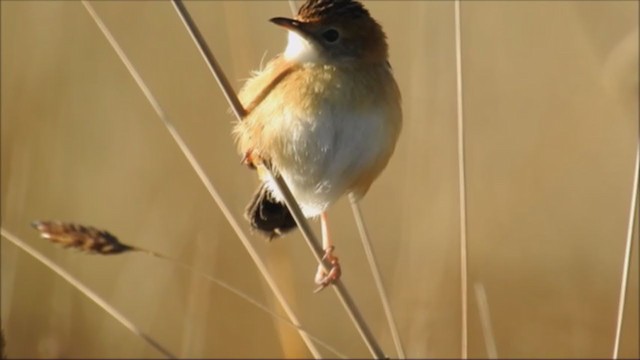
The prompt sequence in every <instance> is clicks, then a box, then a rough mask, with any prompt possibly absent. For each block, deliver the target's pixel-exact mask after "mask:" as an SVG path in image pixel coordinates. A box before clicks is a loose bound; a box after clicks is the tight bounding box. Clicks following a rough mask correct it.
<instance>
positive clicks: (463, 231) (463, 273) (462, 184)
mask: <svg viewBox="0 0 640 360" xmlns="http://www.w3.org/2000/svg"><path fill="white" fill-rule="evenodd" d="M454 18H455V34H456V35H455V36H456V39H455V42H456V90H457V112H458V176H459V181H458V184H459V192H460V294H461V296H460V298H461V303H462V309H461V312H462V324H461V327H462V331H461V338H462V340H461V344H460V347H461V357H462V358H463V359H466V358H467V356H468V345H467V341H468V328H469V324H468V305H467V304H468V301H467V297H468V295H467V294H468V289H467V284H468V280H467V277H468V270H467V264H468V257H467V195H466V189H465V188H466V175H465V157H464V114H463V107H462V105H463V98H462V41H461V36H460V35H461V34H460V33H461V29H460V0H455V2H454Z"/></svg>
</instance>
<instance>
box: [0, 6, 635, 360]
mask: <svg viewBox="0 0 640 360" xmlns="http://www.w3.org/2000/svg"><path fill="white" fill-rule="evenodd" d="M187 5H188V7H189V9H190V11H191V12H192V14H193V17H194V18H195V20H196V21H197V22H198V24H199V26H200V27H201V30H202V32H203V33H204V35H205V36H206V38H207V39H208V41H209V43H210V46H211V48H212V49H213V51H214V52H215V54H216V56H217V57H218V60H219V61H220V63H221V65H222V66H223V68H224V69H225V70H226V71H227V74H228V76H229V78H230V79H232V80H235V82H234V83H235V85H236V86H237V87H239V86H240V85H241V84H242V80H243V79H244V78H246V77H247V76H248V74H249V72H250V70H252V69H256V68H257V67H258V66H259V64H260V61H261V59H262V58H263V56H264V55H265V51H266V52H267V55H266V58H269V57H271V56H273V55H275V54H276V53H278V52H279V51H281V49H282V48H283V46H284V43H285V34H284V33H283V31H282V30H281V29H278V28H277V27H275V26H273V25H272V24H270V23H268V22H267V19H269V18H271V17H273V16H282V15H288V14H289V12H290V9H289V6H288V4H287V2H285V1H242V2H241V1H229V2H224V1H211V2H193V3H187ZM366 5H367V7H368V8H369V9H370V11H371V12H372V14H373V15H374V17H375V18H377V19H379V21H380V22H381V23H382V24H383V26H384V27H385V29H386V32H387V34H388V37H389V42H390V46H391V54H392V55H391V63H392V65H393V67H394V69H395V72H396V75H397V79H398V82H399V84H400V88H401V90H402V92H403V96H404V110H405V126H404V132H403V134H402V136H401V139H400V143H399V146H398V148H397V151H396V154H395V155H394V158H393V159H392V161H391V163H390V165H389V167H388V168H387V170H386V171H385V172H384V174H383V175H382V177H381V178H380V179H379V180H378V181H377V182H376V184H374V186H373V188H372V189H371V191H370V193H369V194H368V196H367V197H366V198H365V199H364V201H363V202H362V208H363V211H364V215H365V218H366V220H367V223H368V226H369V230H370V232H371V234H372V235H373V242H374V247H375V251H376V254H377V256H378V258H379V263H380V265H381V268H382V270H383V279H384V281H385V283H386V286H387V290H388V292H389V294H390V296H391V303H392V306H393V310H394V312H395V314H396V316H397V317H398V324H399V330H400V334H401V336H402V339H403V342H404V344H405V346H406V348H407V351H408V354H409V355H410V356H411V357H458V356H459V343H460V294H459V260H458V258H459V255H458V238H459V230H458V229H459V225H458V220H459V215H458V193H457V165H456V143H455V139H456V127H455V126H456V125H455V124H456V123H455V116H456V97H455V49H454V27H453V25H454V23H453V19H454V17H453V3H452V2H450V1H442V2H439V1H406V2H403V1H369V2H367V3H366ZM94 6H95V8H96V10H97V11H98V12H99V13H100V14H101V16H103V18H104V20H105V22H106V23H107V25H108V26H109V27H110V29H111V31H112V32H113V33H114V35H115V36H116V38H117V39H118V40H119V41H120V42H121V44H122V46H123V47H124V49H125V50H126V51H127V53H128V55H129V56H130V57H131V59H132V61H133V62H134V64H135V65H136V66H137V67H138V68H139V70H140V71H141V74H142V76H143V77H144V78H145V80H146V81H147V83H148V84H149V85H150V87H151V89H152V90H153V92H154V94H155V96H156V97H158V99H159V100H160V102H161V104H162V106H163V107H164V108H165V109H166V110H167V112H168V114H169V116H170V117H171V118H172V119H173V121H174V122H175V125H176V126H177V128H178V130H179V131H180V132H181V133H182V134H183V136H184V138H185V139H186V140H187V142H188V143H189V144H190V146H191V147H192V149H193V151H194V153H195V154H196V156H197V157H198V159H199V160H200V161H201V162H202V163H203V165H204V167H205V169H206V171H207V173H208V175H209V176H210V177H211V179H212V181H213V183H214V184H215V185H216V186H217V188H218V190H219V191H220V192H221V193H222V194H223V197H224V199H225V200H226V201H227V203H228V204H229V206H230V207H231V209H232V210H233V212H234V213H235V214H237V216H241V213H242V211H243V209H244V206H245V204H246V202H247V201H248V200H249V198H250V196H251V194H252V192H253V191H254V188H255V186H256V184H257V180H256V178H255V174H254V173H252V172H250V171H248V170H246V168H244V167H243V166H240V165H239V160H240V158H239V156H238V155H237V154H236V153H235V147H234V145H233V142H232V138H231V136H230V129H231V122H232V121H233V117H232V115H231V114H229V113H228V110H227V109H228V106H227V104H226V103H225V101H224V99H223V97H222V96H221V93H220V91H219V89H218V88H217V85H216V84H215V82H214V80H213V79H212V77H211V75H210V74H209V72H208V70H207V68H206V66H205V64H204V62H203V61H202V60H201V58H200V55H199V54H198V52H197V51H196V49H195V47H194V45H193V43H192V42H191V40H190V38H189V37H188V35H187V33H186V31H185V30H184V27H183V25H182V23H181V22H180V20H179V18H178V16H177V15H176V13H175V11H174V9H173V7H172V6H171V4H170V3H168V2H121V1H116V2H96V3H95V4H94ZM1 10H2V18H1V20H2V23H1V30H2V38H1V40H2V49H1V50H2V51H1V54H2V58H1V60H2V88H1V90H2V113H1V115H2V123H1V126H2V128H1V130H2V155H1V156H2V157H1V160H2V168H1V170H2V177H1V180H2V181H1V195H2V200H1V211H2V226H3V227H4V228H6V229H8V230H10V231H12V232H13V233H15V234H16V235H18V236H19V237H21V238H22V239H24V240H26V241H27V242H28V243H29V244H31V245H32V246H34V247H36V248H37V249H39V250H40V251H42V252H43V253H45V254H46V255H47V256H49V257H51V258H53V259H54V260H55V261H56V262H57V263H59V264H61V265H62V266H63V267H64V268H66V269H68V270H69V271H70V272H72V273H73V274H74V275H76V276H77V277H78V278H79V279H80V280H82V281H83V282H85V283H87V284H88V285H89V286H90V287H92V288H93V289H94V290H95V291H96V292H97V293H99V294H101V295H103V296H104V297H105V298H107V299H108V300H109V301H110V302H111V303H112V304H113V305H114V306H115V307H117V308H118V309H120V310H121V311H122V312H123V313H124V314H126V315H128V316H129V317H130V318H131V319H132V320H133V321H134V322H135V323H137V324H138V325H139V326H140V327H141V328H142V329H144V330H145V331H146V332H148V333H150V334H151V335H152V336H154V337H155V338H156V339H158V340H159V341H160V342H161V343H162V344H164V345H165V346H166V347H167V348H169V349H171V350H172V351H173V352H174V353H177V354H178V355H180V356H182V357H282V356H288V357H294V356H296V357H304V356H309V354H308V353H307V352H306V350H305V348H304V346H303V345H302V343H301V342H300V340H299V339H298V337H297V333H296V332H295V331H294V330H292V329H291V328H290V327H287V326H286V325H282V324H280V323H277V322H274V320H273V319H272V318H271V317H270V316H268V315H266V314H265V313H263V312H262V311H260V310H258V309H256V308H254V307H252V306H251V305H248V304H247V303H245V302H243V301H241V300H239V299H238V298H237V297H235V296H234V295H232V294H229V293H228V292H226V291H225V290H223V289H221V288H219V287H217V286H215V285H213V284H211V283H208V282H207V281H205V280H203V279H202V278H201V277H199V276H197V275H194V274H192V273H189V272H186V271H183V270H181V269H180V268H176V267H175V266H173V265H171V264H170V263H167V262H163V261H160V260H158V259H154V258H149V257H146V256H144V255H142V254H129V255H122V256H119V257H106V258H105V257H91V256H87V255H84V254H79V253H73V252H69V251H64V250H61V249H59V248H56V247H53V246H52V245H51V244H48V243H46V242H44V241H43V240H41V239H38V237H37V234H36V232H34V231H33V230H32V229H30V227H29V223H30V221H32V220H34V219H61V220H73V221H76V222H80V223H86V224H90V225H94V226H97V227H101V228H106V229H108V230H110V231H111V232H113V233H114V234H116V235H117V236H119V237H120V238H121V239H122V240H123V241H125V242H127V243H130V244H134V245H137V246H141V247H144V248H149V249H153V250H157V251H159V252H162V253H165V254H169V255H171V256H173V257H176V258H179V259H181V260H184V261H186V262H188V263H191V264H193V265H194V266H196V267H198V268H199V269H202V270H204V271H207V272H209V273H211V274H215V275H217V276H218V277H220V278H222V279H225V280H226V281H228V282H230V283H232V284H234V285H235V286H237V287H238V288H240V289H242V290H243V291H246V292H247V293H249V294H251V295H252V296H254V297H255V298H257V299H259V300H260V301H262V302H265V303H270V304H273V306H274V308H277V306H276V305H275V303H274V301H273V299H272V296H271V295H270V293H269V291H268V289H267V287H266V286H265V285H264V283H263V281H262V279H261V278H260V277H259V275H258V273H257V272H256V270H255V267H254V265H253V264H252V262H251V261H250V259H249V257H248V256H247V254H246V252H245V250H244V249H243V248H242V246H241V245H240V243H239V241H238V240H237V239H236V238H235V235H234V233H233V231H232V229H231V228H230V226H229V225H228V224H227V223H226V222H225V220H224V218H223V217H222V214H221V213H220V211H219V210H218V209H217V207H216V206H215V204H214V203H213V202H212V200H211V199H210V198H209V197H208V195H207V193H206V191H205V189H204V187H203V186H202V185H201V184H200V183H199V181H198V179H197V177H196V176H195V174H194V173H193V171H191V169H190V168H189V166H188V164H187V162H186V161H185V160H184V158H183V156H182V155H181V154H180V153H179V151H178V150H177V147H176V146H175V145H174V144H173V143H172V141H171V139H170V137H169V135H168V133H167V132H166V130H165V129H164V128H163V127H162V125H161V123H160V121H158V119H157V117H156V115H155V113H154V112H153V111H152V109H151V107H150V106H149V105H148V103H147V101H146V100H145V98H144V96H143V95H142V93H141V92H140V91H139V89H138V88H137V87H136V85H135V83H134V82H133V80H132V79H131V77H130V75H129V74H128V73H127V71H126V69H125V68H124V66H123V65H122V64H121V62H120V60H119V59H118V58H117V56H116V54H115V53H114V52H113V50H112V49H111V48H110V46H109V45H108V43H107V42H106V41H105V39H104V37H103V35H102V34H101V33H100V32H99V30H98V28H97V27H96V26H95V24H94V23H93V21H92V20H91V19H90V17H89V16H88V14H87V13H86V11H85V9H84V8H83V6H82V5H81V4H80V3H79V2H67V1H64V2H62V1H60V2H49V1H47V2H44V1H43V2H35V1H28V2H13V1H2V3H1ZM462 41H463V47H462V54H463V57H462V65H463V75H464V89H463V90H464V95H465V102H464V110H465V123H466V130H467V176H468V185H467V191H468V193H467V195H468V231H469V235H468V239H469V243H470V248H469V250H470V253H469V256H470V263H469V276H470V279H469V280H470V285H472V284H474V283H476V282H479V283H482V284H483V285H484V286H485V288H486V291H487V297H488V302H489V306H490V310H491V314H492V321H493V325H494V332H495V338H496V343H497V349H498V353H499V355H500V356H502V357H556V358H558V357H573V358H583V357H600V358H602V357H608V356H610V353H611V349H612V344H613V335H614V329H615V315H616V306H617V299H618V286H619V279H620V276H621V275H620V271H621V268H622V261H623V251H624V236H625V231H626V222H627V216H628V214H627V213H628V207H629V202H630V198H629V197H630V192H631V178H632V169H633V166H632V164H633V154H634V146H635V141H636V140H637V138H638V103H637V96H638V2H635V1H619V2H617V1H602V2H598V1H583V2H582V1H555V2H543V1H532V2H523V1H518V2H505V1H497V2H489V1H481V2H464V3H463V4H462ZM330 218H331V219H332V221H333V225H334V237H335V240H336V243H337V249H338V255H339V256H340V259H341V262H342V265H343V271H344V276H343V279H344V281H345V283H346V285H347V286H348V287H349V288H350V289H351V291H352V294H353V295H354V297H355V299H356V301H357V302H358V304H359V305H360V307H361V309H362V311H363V313H364V315H365V316H366V318H367V319H368V320H369V322H370V324H371V325H372V327H373V329H374V332H375V334H376V335H377V336H378V337H379V339H380V341H381V342H382V346H383V347H384V348H385V349H386V351H387V352H388V353H389V355H394V353H393V352H392V349H393V347H392V344H391V339H390V337H389V335H388V331H387V330H386V328H385V320H384V316H383V314H382V311H381V308H380V305H379V302H378V300H377V299H376V297H375V296H374V286H373V282H372V281H371V277H370V275H369V273H368V270H367V265H366V263H365V260H364V257H363V253H362V250H361V245H360V244H359V240H358V239H357V232H356V228H355V225H354V223H353V221H352V217H351V213H350V210H349V206H348V202H347V201H346V200H343V201H341V202H340V203H338V204H337V205H336V206H334V207H333V208H332V211H331V212H330ZM315 226H316V227H317V224H315ZM252 241H253V243H254V244H255V246H256V247H257V249H258V251H259V252H260V253H261V255H262V257H263V259H264V260H265V261H266V262H268V264H269V266H270V268H271V269H272V271H273V273H274V276H276V278H277V279H278V283H279V284H280V286H282V287H283V288H284V289H285V292H286V293H287V295H288V297H289V299H290V300H291V301H292V303H293V305H294V308H295V309H296V311H297V313H298V314H299V317H300V318H301V321H302V323H303V324H304V326H305V327H307V328H308V329H309V330H310V331H311V332H312V333H313V334H315V335H317V336H319V337H321V338H322V339H324V340H325V341H327V342H329V343H331V344H333V345H334V346H335V347H336V348H338V349H340V350H341V351H342V352H343V353H344V354H346V355H348V356H357V357H363V356H367V355H368V353H367V352H366V349H365V347H364V346H363V345H362V343H361V341H360V340H359V338H358V336H357V334H356V332H355V330H354V328H353V326H352V325H351V324H350V323H349V321H348V319H347V317H346V316H345V314H344V311H343V310H342V309H341V307H340V306H339V305H338V302H337V300H336V299H335V296H334V295H333V293H332V292H331V291H324V292H322V293H320V294H317V295H313V294H312V293H311V291H312V289H313V285H312V276H313V273H314V271H315V262H314V260H313V258H312V256H311V253H310V252H309V250H308V248H307V245H306V244H305V243H304V242H303V241H302V239H301V238H300V236H299V234H294V235H292V236H288V237H287V238H284V239H280V240H278V241H275V242H273V243H271V244H268V243H266V242H265V241H264V240H263V239H261V238H259V237H258V236H254V237H252ZM634 241H635V248H634V252H633V254H634V255H633V259H632V267H631V270H632V272H631V278H630V288H629V293H628V303H627V308H626V309H627V314H626V320H625V324H624V329H623V339H622V347H621V356H623V357H635V358H637V357H639V356H640V350H639V345H638V336H639V330H638V320H639V315H638V302H639V300H638V281H639V280H638V235H637V231H636V233H635V240H634ZM1 244H2V257H1V260H2V308H1V309H2V314H1V315H2V328H3V330H4V334H5V337H6V341H7V348H6V352H7V355H8V356H9V357H62V358H69V357H76V358H77V357H85V358H90V357H111V358H114V357H154V356H157V353H156V352H154V350H153V349H151V348H150V347H148V346H147V345H146V344H145V343H144V342H142V341H141V340H140V339H139V338H137V337H136V336H134V335H133V334H131V333H130V332H128V331H127V330H126V329H124V328H123V327H121V326H120V325H119V324H118V323H117V322H116V321H114V320H113V319H112V318H110V317H109V316H108V315H106V314H105V313H104V312H103V311H102V310H100V309H99V308H98V307H97V306H95V305H94V304H93V303H91V302H90V301H88V300H87V299H86V298H85V297H84V296H83V295H82V294H79V293H78V292H77V291H76V290H75V289H73V288H71V287H70V286H69V285H68V284H66V283H64V282H63V281H62V280H61V279H60V278H58V277H57V276H56V275H54V274H52V273H51V272H50V271H48V270H47V269H46V268H44V267H43V266H42V265H40V264H39V263H37V262H36V261H35V260H33V259H31V258H29V257H27V256H26V255H24V253H22V252H21V251H20V250H18V249H16V248H15V247H14V246H13V245H12V244H10V243H8V242H7V241H5V240H4V239H3V240H2V242H1ZM470 289H473V287H471V288H470ZM482 336H483V335H482V331H481V324H480V322H479V316H478V311H477V307H476V301H475V300H474V298H473V296H472V297H471V300H470V338H469V340H470V353H469V354H470V356H472V357H485V356H486V352H485V348H484V343H483V338H482ZM327 355H328V354H327Z"/></svg>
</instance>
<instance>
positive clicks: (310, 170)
mask: <svg viewBox="0 0 640 360" xmlns="http://www.w3.org/2000/svg"><path fill="white" fill-rule="evenodd" d="M270 21H271V22H272V23H274V24H276V25H279V26H281V27H283V28H285V29H286V30H287V31H288V43H287V47H286V49H285V51H284V53H282V54H279V55H277V56H276V57H275V58H273V59H272V60H271V61H269V63H268V64H267V65H266V66H265V67H264V69H263V70H261V71H258V72H255V73H254V74H253V76H252V77H251V78H250V79H249V80H247V82H246V83H245V85H244V87H243V88H242V90H241V91H240V93H239V94H238V95H239V98H240V101H241V102H242V103H243V105H244V107H245V110H246V116H245V117H244V118H243V120H242V121H239V122H238V123H237V124H236V125H235V127H234V134H235V136H236V139H237V144H238V148H239V151H240V153H241V154H242V155H243V156H244V157H243V162H244V163H245V164H247V165H248V166H250V167H252V168H257V169H258V175H259V177H260V180H261V182H262V183H261V185H260V187H259V188H258V191H257V192H256V194H255V196H254V199H253V201H251V203H250V204H249V206H248V207H247V211H246V214H245V216H246V217H247V219H248V220H249V221H250V223H251V226H252V227H253V228H254V229H256V230H258V231H260V232H262V233H263V234H265V235H266V236H268V237H269V238H270V239H272V238H274V237H278V236H281V235H283V234H285V233H286V232H287V231H289V230H291V229H294V228H295V227H296V223H295V221H294V219H293V217H292V216H291V214H290V212H289V210H288V208H287V207H286V205H285V204H284V201H283V198H282V195H281V194H280V192H279V191H278V189H277V186H276V185H275V183H274V180H273V179H272V178H271V177H270V175H269V174H268V172H267V171H264V169H263V168H262V167H263V166H266V167H268V168H269V169H271V171H272V172H275V173H278V174H280V175H281V176H282V177H283V179H284V180H285V181H286V183H287V185H288V186H289V187H290V189H291V192H292V193H293V195H294V197H295V199H296V201H297V202H298V203H299V205H300V207H301V209H302V211H303V213H304V215H305V217H307V218H313V217H317V216H320V220H321V225H322V230H323V231H322V244H323V248H324V250H325V259H326V260H327V261H328V262H329V263H330V264H332V266H333V268H332V269H331V270H330V271H329V273H325V272H324V270H323V269H322V268H319V270H318V272H317V274H316V282H317V283H318V284H319V285H320V286H321V287H320V288H323V287H325V286H327V285H328V284H330V283H332V282H333V281H335V280H336V279H337V278H338V277H339V276H340V267H339V263H338V259H337V257H335V256H334V255H333V249H334V247H333V242H332V241H331V238H330V236H329V232H328V225H327V215H326V211H327V209H328V207H329V206H330V205H331V204H332V203H334V202H335V201H337V200H338V199H339V198H340V197H341V196H343V195H345V194H348V193H351V194H353V195H354V196H355V198H356V199H360V198H361V197H362V196H363V195H365V193H366V192H367V190H368V189H369V187H370V186H371V184H372V182H373V181H374V180H375V179H376V178H377V177H378V175H380V173H381V172H382V170H383V169H384V168H385V167H386V165H387V163H388V162H389V158H390V157H391V155H392V153H393V151H394V149H395V145H396V142H397V140H398V136H399V134H400V130H401V127H402V110H401V107H400V102H401V98H400V90H399V89H398V86H397V84H396V81H395V79H394V77H393V73H392V70H391V67H390V65H389V62H388V46H387V41H386V35H385V33H384V31H383V30H382V27H381V26H380V24H378V22H376V21H375V20H374V19H373V18H372V17H371V16H370V14H369V12H368V10H367V9H365V7H364V6H363V5H362V4H361V3H360V2H359V1H355V0H308V1H306V2H305V3H304V4H303V5H302V6H301V7H300V10H299V11H298V14H297V16H296V17H295V18H294V19H289V18H284V17H276V18H273V19H271V20H270Z"/></svg>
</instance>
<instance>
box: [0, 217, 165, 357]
mask: <svg viewBox="0 0 640 360" xmlns="http://www.w3.org/2000/svg"><path fill="white" fill-rule="evenodd" d="M0 233H1V234H2V236H3V237H4V238H5V239H7V240H9V241H10V242H12V243H13V244H14V245H15V246H17V247H18V248H20V249H21V250H22V251H24V252H26V253H27V254H29V255H30V256H31V257H33V258H35V259H36V260H38V261H40V262H41V263H42V264H44V265H45V266H46V267H48V268H49V269H51V271H53V272H54V273H56V274H58V275H59V276H60V277H62V278H63V279H64V280H65V281H67V282H68V283H69V284H71V285H72V286H73V287H75V288H76V289H78V291H80V292H81V293H82V294H84V295H85V296H86V297H88V298H89V299H90V300H91V301H93V302H94V303H96V304H97V305H98V306H100V307H101V308H102V309H103V310H104V311H105V312H107V313H108V314H109V315H111V317H113V318H114V319H116V320H117V321H118V322H120V323H121V324H122V325H123V326H124V327H125V328H127V329H129V331H131V332H132V333H134V334H136V335H137V336H138V337H140V338H141V339H142V340H144V341H145V342H146V343H147V344H149V345H150V346H151V347H153V348H154V349H155V350H156V351H158V352H159V353H161V354H162V355H163V356H164V357H166V358H169V359H176V358H177V357H176V356H175V355H173V354H172V353H171V352H169V351H168V350H167V349H165V348H164V347H163V346H162V345H160V344H159V343H158V342H157V341H155V340H154V339H153V338H152V337H150V336H149V335H147V334H145V333H144V332H142V331H141V330H140V329H139V328H138V327H137V326H136V325H135V324H134V323H133V322H132V321H131V320H129V319H128V318H127V317H125V316H124V315H123V314H122V313H120V312H119V311H118V310H116V308H114V307H113V306H111V305H110V304H109V303H108V302H107V301H106V300H104V299H103V298H102V297H100V296H99V295H98V294H96V293H95V292H94V291H93V290H91V289H89V288H88V287H87V286H86V285H84V284H83V283H81V282H80V281H79V280H78V279H76V278H75V277H74V276H73V275H71V274H70V273H69V272H67V271H66V270H64V269H63V268H61V267H60V266H58V265H57V264H56V263H54V262H53V261H51V260H49V259H48V258H47V257H46V256H44V255H42V254H41V253H39V252H38V251H37V250H35V249H34V248H32V247H31V246H29V245H27V244H26V243H25V242H24V241H22V240H20V239H19V238H18V237H17V236H15V235H13V234H12V233H10V232H9V231H7V230H5V229H4V228H0Z"/></svg>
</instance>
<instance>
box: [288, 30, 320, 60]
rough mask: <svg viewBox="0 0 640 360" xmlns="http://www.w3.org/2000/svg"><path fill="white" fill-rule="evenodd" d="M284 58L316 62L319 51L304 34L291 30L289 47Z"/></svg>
mask: <svg viewBox="0 0 640 360" xmlns="http://www.w3.org/2000/svg"><path fill="white" fill-rule="evenodd" d="M284 58H285V59H287V60H292V61H296V62H300V63H303V62H315V61H316V60H317V59H318V51H317V50H316V49H315V48H314V46H313V45H312V44H311V43H310V42H309V41H307V40H306V39H305V38H303V37H302V36H300V35H298V34H297V33H296V32H294V31H289V38H288V42H287V48H286V49H285V51H284Z"/></svg>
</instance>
